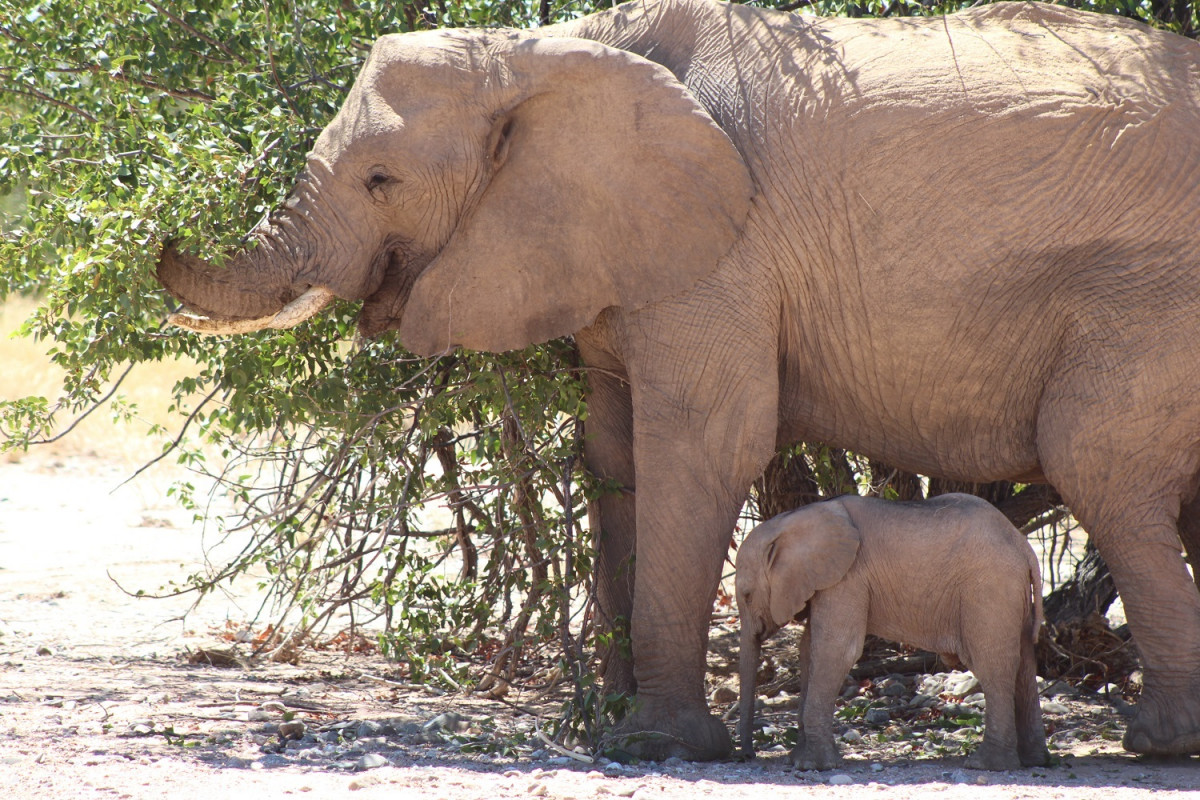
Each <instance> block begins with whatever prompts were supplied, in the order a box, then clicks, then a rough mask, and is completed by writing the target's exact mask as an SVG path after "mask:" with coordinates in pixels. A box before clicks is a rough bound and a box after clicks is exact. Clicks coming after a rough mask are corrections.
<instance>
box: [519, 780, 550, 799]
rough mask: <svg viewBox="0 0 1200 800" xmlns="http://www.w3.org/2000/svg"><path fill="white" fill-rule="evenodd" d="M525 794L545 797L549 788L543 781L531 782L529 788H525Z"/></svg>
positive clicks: (548, 792)
mask: <svg viewBox="0 0 1200 800" xmlns="http://www.w3.org/2000/svg"><path fill="white" fill-rule="evenodd" d="M525 794H527V795H529V796H530V797H545V796H547V795H548V794H550V790H549V789H547V788H546V784H544V783H531V784H529V788H528V789H526V790H525Z"/></svg>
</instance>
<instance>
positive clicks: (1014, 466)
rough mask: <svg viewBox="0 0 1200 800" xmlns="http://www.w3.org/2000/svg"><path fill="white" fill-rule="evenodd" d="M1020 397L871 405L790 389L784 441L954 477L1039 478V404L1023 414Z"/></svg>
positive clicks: (782, 431) (785, 401)
mask: <svg viewBox="0 0 1200 800" xmlns="http://www.w3.org/2000/svg"><path fill="white" fill-rule="evenodd" d="M848 391H849V390H847V392H848ZM1014 399H1016V398H1013V397H1002V398H988V397H985V396H981V395H971V394H969V393H968V394H965V395H963V397H961V398H959V399H957V400H955V402H953V403H947V404H945V405H944V406H943V407H942V408H941V409H934V408H932V407H931V405H930V404H928V403H927V402H926V404H925V406H924V407H923V408H922V407H921V404H920V403H917V402H913V401H910V400H904V399H897V400H896V401H895V402H894V403H893V404H892V405H890V406H889V405H887V404H883V405H881V406H880V407H877V408H872V407H870V406H867V405H865V404H863V403H862V401H861V396H860V397H858V398H856V397H854V396H853V395H850V394H840V395H838V396H836V397H829V398H827V399H825V400H824V401H823V402H822V401H821V400H819V399H818V398H813V397H812V396H809V397H805V396H803V395H802V394H801V393H799V392H794V393H786V392H785V394H784V399H783V401H782V402H781V408H780V410H781V420H780V428H779V433H780V436H779V439H780V444H781V445H783V444H793V443H796V442H801V441H803V442H822V443H825V444H828V445H830V446H833V447H839V448H845V449H847V450H852V451H854V452H855V453H858V454H860V455H864V456H867V457H869V458H872V459H875V460H878V461H881V462H883V463H886V464H888V465H890V466H893V467H899V468H901V469H906V470H909V471H911V472H916V473H919V474H922V475H929V476H934V477H940V478H947V479H951V480H962V481H973V482H987V481H994V480H1014V481H1021V482H1027V483H1034V482H1038V481H1040V480H1041V479H1042V477H1041V467H1040V465H1039V463H1038V457H1037V443H1036V430H1037V425H1036V414H1035V413H1034V408H1033V404H1034V402H1036V401H1033V400H1031V401H1030V403H1029V406H1030V408H1029V410H1028V413H1026V414H1018V413H1014V409H1013V408H1012V407H1011V406H1012V405H1013V401H1014ZM898 411H899V412H900V413H897V412H898Z"/></svg>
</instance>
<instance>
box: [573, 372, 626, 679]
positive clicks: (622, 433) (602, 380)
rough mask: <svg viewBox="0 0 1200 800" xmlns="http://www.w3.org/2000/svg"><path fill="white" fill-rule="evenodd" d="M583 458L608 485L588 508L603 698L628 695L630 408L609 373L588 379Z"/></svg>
mask: <svg viewBox="0 0 1200 800" xmlns="http://www.w3.org/2000/svg"><path fill="white" fill-rule="evenodd" d="M588 383H589V387H590V392H589V395H588V418H587V422H586V423H585V428H584V432H585V435H586V439H585V442H584V454H585V456H586V458H587V463H588V468H589V469H590V470H591V471H592V474H594V475H595V476H596V477H598V478H600V479H601V480H603V481H606V482H608V483H609V484H610V488H609V490H608V491H605V492H604V493H603V494H601V495H600V497H598V498H597V499H596V500H595V501H593V502H592V503H591V504H590V505H589V507H588V511H589V517H590V524H591V528H592V530H593V531H594V532H595V536H596V566H595V569H596V604H597V606H598V610H599V617H600V624H601V626H602V628H603V629H604V630H605V631H606V632H607V633H608V634H610V639H609V642H608V644H607V645H606V646H605V649H604V651H603V652H601V653H600V663H601V673H602V677H603V679H604V691H605V693H606V694H612V693H623V694H628V695H633V694H635V693H636V691H637V683H636V681H635V680H634V675H633V659H632V657H631V655H632V654H631V650H630V640H629V621H630V620H631V619H632V617H633V587H634V577H633V551H634V539H635V535H634V532H635V525H636V516H635V504H634V472H633V409H632V401H631V399H630V393H629V384H628V383H627V382H625V381H624V380H622V379H621V377H620V376H619V375H616V374H613V373H612V372H610V371H605V370H597V371H595V372H592V373H590V374H589V379H588Z"/></svg>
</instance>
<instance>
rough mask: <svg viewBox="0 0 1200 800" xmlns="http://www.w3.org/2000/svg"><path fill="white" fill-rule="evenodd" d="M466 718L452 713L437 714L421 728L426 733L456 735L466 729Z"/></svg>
mask: <svg viewBox="0 0 1200 800" xmlns="http://www.w3.org/2000/svg"><path fill="white" fill-rule="evenodd" d="M467 722H468V720H467V718H466V717H464V716H463V715H462V714H456V713H454V712H453V711H447V712H446V713H444V714H438V715H437V716H436V717H434V718H433V719H431V720H429V721H428V722H426V723H425V724H424V725H423V726H422V727H423V728H424V729H425V730H427V731H446V732H448V733H457V732H458V731H461V730H463V729H464V728H466V727H467Z"/></svg>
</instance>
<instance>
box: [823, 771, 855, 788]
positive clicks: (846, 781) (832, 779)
mask: <svg viewBox="0 0 1200 800" xmlns="http://www.w3.org/2000/svg"><path fill="white" fill-rule="evenodd" d="M827 783H828V784H829V785H830V786H849V785H851V784H852V783H854V778H851V777H850V776H849V775H846V774H845V773H841V772H839V773H838V774H837V775H830V776H829V780H828V781H827Z"/></svg>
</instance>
